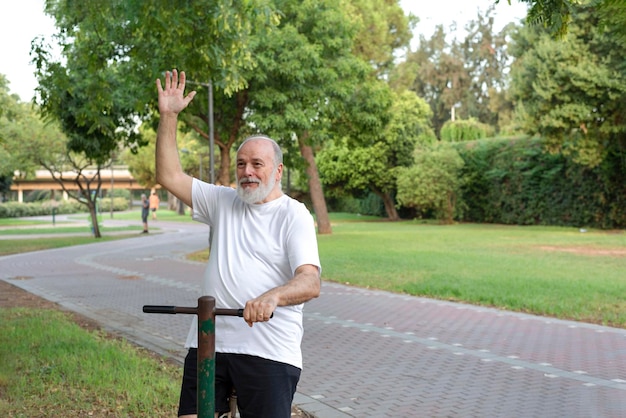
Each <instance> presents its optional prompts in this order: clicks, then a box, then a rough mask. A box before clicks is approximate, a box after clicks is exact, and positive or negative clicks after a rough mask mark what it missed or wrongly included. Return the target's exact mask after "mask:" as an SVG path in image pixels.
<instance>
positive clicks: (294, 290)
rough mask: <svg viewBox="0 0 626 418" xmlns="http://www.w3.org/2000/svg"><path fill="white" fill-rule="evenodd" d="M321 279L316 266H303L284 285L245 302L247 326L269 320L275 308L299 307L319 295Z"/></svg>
mask: <svg viewBox="0 0 626 418" xmlns="http://www.w3.org/2000/svg"><path fill="white" fill-rule="evenodd" d="M320 288H321V278H320V272H319V269H318V268H317V266H314V265H312V264H304V265H302V266H300V267H298V268H297V269H296V274H295V275H294V277H293V278H292V279H291V280H289V282H287V283H286V284H284V285H282V286H279V287H275V288H273V289H271V290H268V291H267V292H265V293H263V294H262V295H261V296H259V297H258V298H256V299H252V300H249V301H248V302H246V306H245V308H244V311H243V318H244V319H245V320H246V322H247V323H248V325H250V326H252V324H253V323H254V322H265V321H268V320H269V319H270V316H271V315H272V313H273V312H274V310H275V309H276V307H277V306H290V305H299V304H301V303H304V302H307V301H309V300H311V299H313V298H316V297H318V296H319V295H320Z"/></svg>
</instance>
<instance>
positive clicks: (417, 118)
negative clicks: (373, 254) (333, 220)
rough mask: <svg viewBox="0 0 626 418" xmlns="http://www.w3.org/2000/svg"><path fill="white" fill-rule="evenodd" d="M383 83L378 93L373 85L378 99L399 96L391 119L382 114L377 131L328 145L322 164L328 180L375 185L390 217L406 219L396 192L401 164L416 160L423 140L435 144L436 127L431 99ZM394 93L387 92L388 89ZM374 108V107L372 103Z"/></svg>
mask: <svg viewBox="0 0 626 418" xmlns="http://www.w3.org/2000/svg"><path fill="white" fill-rule="evenodd" d="M390 93H391V92H390V91H389V90H385V89H382V91H380V92H378V94H373V92H372V91H368V96H370V97H373V98H374V100H373V102H376V103H379V104H380V103H383V102H384V101H385V100H388V101H390V100H393V103H392V104H391V103H390V106H389V107H388V108H386V109H379V112H372V113H373V114H376V113H380V112H381V111H384V112H385V113H387V114H388V117H389V118H390V120H389V121H388V122H387V121H385V120H384V119H383V120H379V121H378V123H380V124H381V126H379V127H374V126H372V127H371V128H372V130H373V131H379V132H380V134H379V136H377V137H372V138H370V140H367V136H355V137H344V139H343V140H341V141H335V142H334V143H333V145H332V146H327V147H325V148H324V149H323V150H322V151H321V152H320V154H319V155H318V159H317V160H318V162H319V163H318V164H319V168H320V172H321V173H322V178H323V182H324V184H325V185H327V186H329V187H331V188H334V189H338V188H339V189H342V190H346V191H348V192H353V193H358V192H362V191H363V190H370V191H371V192H373V193H374V194H376V195H377V196H379V197H380V198H381V200H382V201H383V204H384V206H385V211H386V213H387V217H388V218H389V220H392V221H397V220H399V219H400V216H399V215H398V211H397V209H396V203H395V199H394V197H395V194H396V189H397V187H396V184H397V181H398V172H399V171H398V170H399V168H400V167H410V166H412V165H413V163H414V162H413V152H414V150H415V147H416V145H417V144H421V145H425V144H430V143H432V142H433V141H434V140H435V136H434V133H433V132H432V129H431V128H430V117H431V111H430V108H429V106H428V104H427V103H426V102H425V101H423V100H422V99H420V98H418V97H417V96H416V95H415V93H413V92H410V91H404V92H402V93H394V95H393V99H392V96H391V95H389V94H390ZM385 94H387V95H389V97H388V98H386V99H385V98H384V95H385ZM370 110H371V109H370Z"/></svg>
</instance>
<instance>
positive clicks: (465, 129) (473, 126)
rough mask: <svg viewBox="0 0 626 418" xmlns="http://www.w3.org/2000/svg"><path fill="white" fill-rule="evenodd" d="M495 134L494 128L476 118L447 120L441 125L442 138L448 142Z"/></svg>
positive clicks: (471, 139)
mask: <svg viewBox="0 0 626 418" xmlns="http://www.w3.org/2000/svg"><path fill="white" fill-rule="evenodd" d="M491 135H493V128H491V127H490V126H489V125H487V124H484V123H480V122H478V121H477V120H476V119H474V118H469V119H467V120H462V119H457V120H455V121H451V120H449V121H447V122H446V123H444V124H443V126H442V127H441V134H440V138H441V140H442V141H447V142H461V141H473V140H475V139H481V138H487V137H488V136H491Z"/></svg>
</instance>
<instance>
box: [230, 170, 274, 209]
mask: <svg viewBox="0 0 626 418" xmlns="http://www.w3.org/2000/svg"><path fill="white" fill-rule="evenodd" d="M244 180H245V181H246V182H254V183H257V184H258V186H257V187H256V188H255V189H254V190H248V189H247V188H245V187H242V186H241V182H242V181H244ZM275 185H276V171H274V172H273V173H272V175H271V176H270V179H269V181H268V182H267V184H263V183H261V181H260V180H259V179H255V178H251V177H244V178H241V179H239V178H238V179H237V195H238V196H239V198H240V199H241V200H243V201H244V202H246V203H248V204H249V205H254V204H255V203H260V202H262V201H263V200H265V198H266V197H267V196H269V194H270V193H271V192H272V190H273V189H274V186H275Z"/></svg>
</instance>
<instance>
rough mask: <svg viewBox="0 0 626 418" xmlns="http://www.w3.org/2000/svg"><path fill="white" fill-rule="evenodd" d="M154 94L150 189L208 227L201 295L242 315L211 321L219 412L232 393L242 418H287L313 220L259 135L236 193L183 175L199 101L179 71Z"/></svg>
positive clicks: (192, 363) (191, 386)
mask: <svg viewBox="0 0 626 418" xmlns="http://www.w3.org/2000/svg"><path fill="white" fill-rule="evenodd" d="M157 90H158V96H159V114H160V122H159V128H158V132H157V146H156V170H157V181H158V182H159V183H160V184H161V185H162V186H163V187H165V188H166V189H167V190H169V191H170V192H171V193H172V194H174V195H175V196H177V197H178V198H179V199H180V200H182V201H183V202H184V203H185V204H187V205H188V206H190V207H192V208H193V218H194V219H195V220H197V221H199V222H203V223H206V224H208V225H210V227H211V228H212V231H213V232H212V233H213V238H212V243H211V253H210V257H209V262H208V265H207V269H206V272H205V275H204V280H203V286H202V289H203V294H205V295H212V296H214V297H215V299H216V305H217V306H219V307H230V308H232V307H238V306H244V319H245V322H244V321H242V320H241V319H239V318H232V317H218V318H217V319H216V329H217V331H216V344H215V348H216V377H215V381H216V383H215V396H216V399H215V405H216V410H217V412H219V413H223V412H227V411H228V397H229V395H230V393H231V388H233V387H234V388H235V390H236V392H237V404H238V407H239V411H240V414H241V416H242V417H243V418H246V417H265V418H280V417H285V418H287V417H289V416H290V415H291V402H292V400H293V395H294V393H295V391H296V386H297V383H298V380H299V378H300V372H301V369H302V353H301V349H300V344H301V340H302V334H303V325H302V308H303V304H304V302H306V301H308V300H310V299H312V298H315V297H317V296H319V293H320V285H321V281H320V272H321V266H320V261H319V255H318V249H317V238H316V234H315V226H314V222H313V218H312V216H311V214H310V213H309V211H308V210H307V209H306V207H305V206H304V205H303V204H302V203H300V202H298V201H296V200H294V199H292V198H290V197H288V196H286V195H285V194H283V192H282V190H281V178H282V174H283V161H282V151H281V150H280V147H279V146H278V144H277V143H276V142H275V141H273V140H272V139H270V138H268V137H266V136H263V135H257V136H252V137H249V138H247V139H246V140H245V141H244V142H243V143H242V144H241V146H240V147H239V149H238V151H237V162H236V164H237V189H236V190H234V189H232V188H230V187H222V186H216V185H213V184H209V183H205V182H202V181H200V180H198V179H195V178H192V177H190V176H188V175H187V174H185V173H184V172H183V170H182V167H181V164H180V159H179V156H178V149H177V144H176V127H177V121H178V114H179V113H180V112H181V111H183V110H184V109H185V108H186V107H187V105H188V104H189V103H190V102H191V100H193V98H194V96H195V94H196V93H195V91H192V92H190V93H189V94H188V95H187V96H185V95H184V91H185V73H184V72H181V73H180V77H179V74H178V72H177V71H176V70H173V71H172V72H169V71H168V72H166V74H165V87H163V86H162V84H161V80H160V79H159V80H157ZM272 314H273V315H274V316H273V318H272V319H271V320H270V316H271V315H272ZM195 321H197V319H194V324H192V325H191V329H190V331H189V336H188V338H187V343H186V347H188V348H189V353H188V355H187V358H186V360H185V371H184V375H183V384H182V389H181V398H180V405H179V411H178V415H179V416H185V417H186V416H194V415H195V414H197V399H196V371H197V364H196V351H195V348H196V347H197V335H196V332H197V328H196V324H195ZM246 323H247V325H246Z"/></svg>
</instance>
